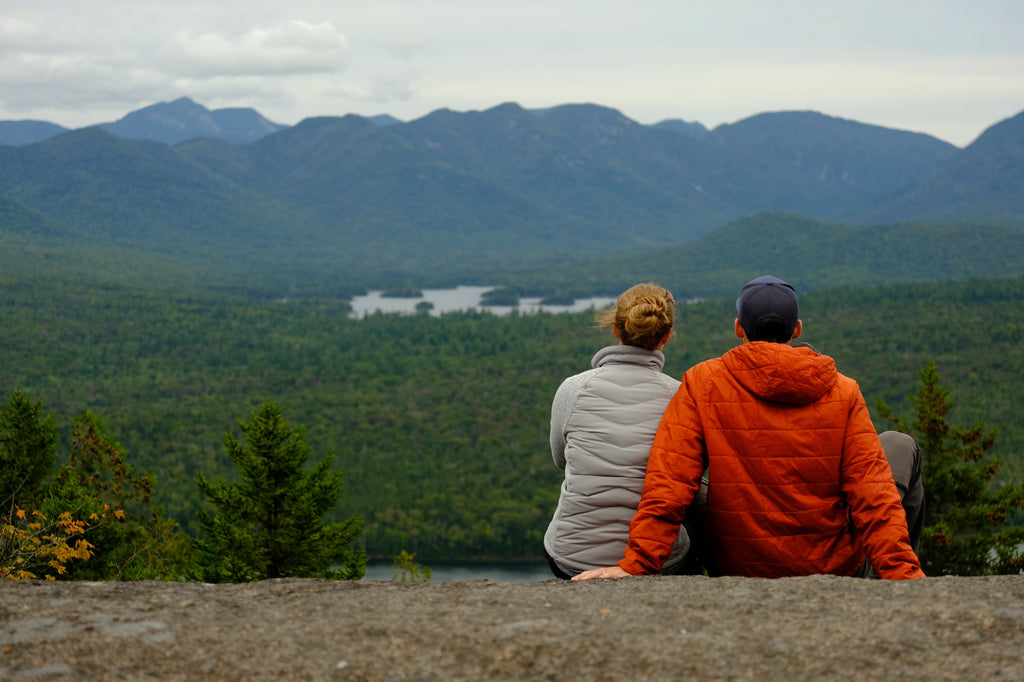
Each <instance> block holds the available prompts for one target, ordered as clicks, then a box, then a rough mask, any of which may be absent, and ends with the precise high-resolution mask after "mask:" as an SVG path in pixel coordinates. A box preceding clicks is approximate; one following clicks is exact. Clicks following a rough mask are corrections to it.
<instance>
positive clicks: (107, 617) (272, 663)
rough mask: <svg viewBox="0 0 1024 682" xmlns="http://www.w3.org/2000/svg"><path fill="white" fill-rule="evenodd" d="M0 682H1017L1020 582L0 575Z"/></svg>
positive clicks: (1023, 594)
mask: <svg viewBox="0 0 1024 682" xmlns="http://www.w3.org/2000/svg"><path fill="white" fill-rule="evenodd" d="M0 679H12V680H20V679H26V680H28V679H31V680H576V679H579V680H636V679H652V680H673V679H679V680H688V679H692V680H703V681H716V680H787V681H792V680H851V681H852V680H857V681H858V682H859V681H861V680H882V679H897V680H930V681H941V680H950V681H952V680H956V681H960V680H965V679H970V680H1020V679H1024V577H1020V576H998V577H984V578H925V579H922V580H916V581H909V582H888V581H870V580H858V579H854V578H836V577H828V576H816V577H809V578H790V579H783V580H757V579H745V578H704V577H648V578H627V579H624V580H616V581H591V582H587V583H565V582H561V581H556V580H551V581H545V582H537V583H523V584H510V583H498V582H492V581H473V582H453V583H437V584H430V583H427V584H416V585H409V584H401V583H394V582H384V581H360V582H357V583H344V582H329V581H320V580H298V579H288V580H271V581H265V582H259V583H252V584H243V585H207V584H201V583H154V582H148V583H147V582H144V583H114V582H111V583H67V582H58V583H44V582H13V581H9V582H5V583H3V584H0Z"/></svg>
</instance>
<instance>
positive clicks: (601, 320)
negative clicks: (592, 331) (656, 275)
mask: <svg viewBox="0 0 1024 682" xmlns="http://www.w3.org/2000/svg"><path fill="white" fill-rule="evenodd" d="M675 316H676V302H675V299H673V298H672V292H671V291H669V290H668V289H664V288H662V287H659V286H658V285H656V284H637V285H636V286H633V287H630V288H629V289H627V290H626V291H624V292H623V293H622V294H621V295H620V296H619V298H618V299H617V300H616V302H615V305H614V306H609V307H608V308H605V309H603V310H599V311H598V313H597V315H596V316H595V319H596V320H597V324H598V325H600V326H602V327H614V328H615V329H617V330H618V332H619V340H620V341H622V343H624V344H626V345H627V346H639V347H641V348H646V349H647V350H655V349H657V347H658V345H659V344H660V343H661V341H662V339H664V338H665V335H666V334H668V333H669V332H671V331H672V321H673V320H674V319H675Z"/></svg>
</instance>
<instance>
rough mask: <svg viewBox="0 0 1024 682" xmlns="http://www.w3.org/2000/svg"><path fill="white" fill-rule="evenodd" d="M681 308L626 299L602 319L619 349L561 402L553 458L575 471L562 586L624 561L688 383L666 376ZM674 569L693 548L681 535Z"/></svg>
mask: <svg viewBox="0 0 1024 682" xmlns="http://www.w3.org/2000/svg"><path fill="white" fill-rule="evenodd" d="M673 318H674V301H673V300H672V296H671V294H670V293H669V292H668V291H667V290H664V289H662V288H660V287H655V286H653V285H646V284H645V285H637V286H636V287H632V288H630V289H629V290H628V291H626V292H624V293H623V294H622V295H621V296H620V297H619V299H618V301H617V302H616V306H615V308H614V309H610V310H608V311H605V312H603V313H601V314H599V316H598V321H599V322H600V323H601V324H603V325H606V326H609V327H611V328H612V329H613V331H614V333H615V336H616V337H617V338H618V339H619V344H618V345H615V346H608V347H606V348H602V349H601V350H600V351H598V353H597V354H596V355H595V356H594V358H593V360H592V361H591V365H592V368H591V369H589V370H587V371H585V372H582V373H580V374H576V375H574V376H571V377H569V378H568V379H566V380H565V381H564V382H562V385H561V386H560V387H559V389H558V391H557V392H556V394H555V398H554V400H553V402H552V414H551V431H550V440H551V454H552V458H553V460H554V462H555V464H556V466H558V467H559V468H561V469H563V470H564V472H565V479H564V481H563V483H562V487H561V491H560V494H559V500H558V506H557V508H556V510H555V512H554V514H553V515H552V518H551V521H550V523H549V524H548V528H547V531H546V533H545V535H544V550H545V554H546V556H547V557H548V561H549V563H550V564H551V568H552V571H553V572H554V574H555V575H556V576H558V577H563V578H564V577H569V576H572V575H576V574H577V573H579V572H581V571H584V570H587V569H591V568H595V567H597V566H604V565H606V564H608V563H612V562H614V561H616V560H617V559H618V558H619V557H621V556H622V552H623V550H624V549H625V546H626V539H627V538H628V535H629V523H630V521H631V520H632V518H633V515H634V514H635V513H636V507H637V504H638V503H639V502H640V491H641V490H642V489H643V483H644V476H645V473H646V470H647V458H648V456H649V454H650V449H651V442H652V441H653V440H654V434H655V432H656V431H657V429H658V423H659V421H660V420H661V415H662V413H663V412H664V410H665V407H666V405H668V402H669V400H671V398H672V396H673V395H675V392H676V389H677V388H678V387H679V381H678V380H677V379H674V378H672V377H670V376H668V375H666V374H664V373H663V372H662V368H663V366H664V362H665V357H664V355H663V354H662V353H661V348H662V346H664V344H665V342H667V340H668V337H669V335H670V334H671V331H672V322H673ZM675 545H676V547H675V549H674V552H673V556H671V557H670V559H669V560H668V564H669V566H673V565H675V564H676V563H678V562H680V561H681V560H682V558H683V555H685V553H686V550H687V548H688V537H687V535H686V533H681V534H679V535H678V536H677V540H676V541H675Z"/></svg>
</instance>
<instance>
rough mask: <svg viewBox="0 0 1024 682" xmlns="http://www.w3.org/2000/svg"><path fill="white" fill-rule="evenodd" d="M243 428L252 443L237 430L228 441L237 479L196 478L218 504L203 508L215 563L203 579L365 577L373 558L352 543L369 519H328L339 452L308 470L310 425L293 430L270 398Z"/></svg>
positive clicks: (207, 549)
mask: <svg viewBox="0 0 1024 682" xmlns="http://www.w3.org/2000/svg"><path fill="white" fill-rule="evenodd" d="M239 426H240V428H241V430H242V435H243V436H244V438H245V441H246V445H243V444H242V443H240V442H239V441H238V440H237V439H236V438H235V437H234V436H233V435H232V434H231V433H230V432H228V434H227V435H226V436H225V438H224V449H225V452H226V454H227V455H228V457H229V458H230V459H231V461H232V462H233V463H234V464H235V466H237V467H238V470H239V478H238V480H237V481H236V482H228V481H225V480H219V481H217V482H212V481H209V480H208V479H206V478H205V477H204V476H202V475H201V474H200V475H197V476H196V485H197V487H198V489H199V491H200V492H201V493H202V494H203V495H205V496H206V498H207V499H208V501H209V503H210V504H211V505H212V507H213V508H214V510H213V511H212V513H211V511H208V510H207V509H204V508H200V509H198V510H197V513H196V518H197V524H198V526H199V528H200V530H201V531H202V533H203V538H202V540H200V541H199V543H198V546H199V548H200V550H201V551H202V552H204V553H205V555H206V557H207V558H208V559H209V560H210V562H209V565H208V566H207V569H206V571H205V574H204V579H206V580H212V581H218V580H228V581H231V582H243V581H249V580H262V579H265V578H281V577H285V576H291V577H303V578H313V577H319V578H331V579H341V580H358V579H359V578H361V577H362V576H363V575H364V574H365V573H366V555H365V553H364V551H363V550H362V549H356V548H353V547H352V546H351V545H352V543H354V542H355V541H356V540H357V539H358V538H359V536H360V534H361V532H362V521H361V520H360V519H358V518H356V517H352V518H349V519H348V520H346V521H343V522H339V523H331V524H324V523H323V522H322V520H321V519H322V517H323V515H324V514H325V513H326V512H327V511H329V510H330V509H332V508H333V507H334V505H335V503H336V502H337V499H338V496H339V495H340V493H341V489H342V480H341V471H340V470H339V471H334V472H332V471H331V466H332V465H333V463H334V455H333V454H331V453H328V454H327V455H326V456H325V457H324V458H323V459H322V460H320V462H319V463H317V464H315V465H314V466H313V467H312V468H311V469H310V470H309V471H308V473H307V472H306V471H305V465H306V462H307V460H308V459H309V447H308V446H307V444H306V441H305V429H303V428H302V427H297V428H295V429H292V428H290V427H289V425H288V423H287V422H286V421H285V420H284V418H283V417H282V414H281V408H280V407H278V406H277V405H275V404H274V403H273V402H270V401H267V402H266V403H264V404H263V405H262V406H261V407H260V408H258V409H257V410H256V411H254V412H253V413H252V416H251V418H250V419H249V420H248V421H239ZM332 566H339V568H337V569H334V568H332Z"/></svg>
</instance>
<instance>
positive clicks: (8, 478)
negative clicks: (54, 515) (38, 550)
mask: <svg viewBox="0 0 1024 682" xmlns="http://www.w3.org/2000/svg"><path fill="white" fill-rule="evenodd" d="M57 439H58V437H57V426H56V422H55V420H54V418H53V415H45V416H44V415H43V401H42V400H39V401H37V402H34V403H33V402H32V401H31V400H30V399H29V398H28V396H26V395H25V394H24V393H22V391H21V390H20V389H15V390H14V392H13V393H12V394H11V396H10V398H8V400H7V402H6V403H5V404H4V405H3V406H0V505H3V506H4V507H6V508H7V509H13V508H14V506H15V505H21V506H22V507H26V508H29V507H34V506H35V505H36V503H37V502H38V501H39V497H40V495H41V493H42V488H43V480H44V479H45V478H46V477H47V476H48V475H49V474H50V470H51V469H52V468H53V463H54V460H55V458H56V456H57Z"/></svg>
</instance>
